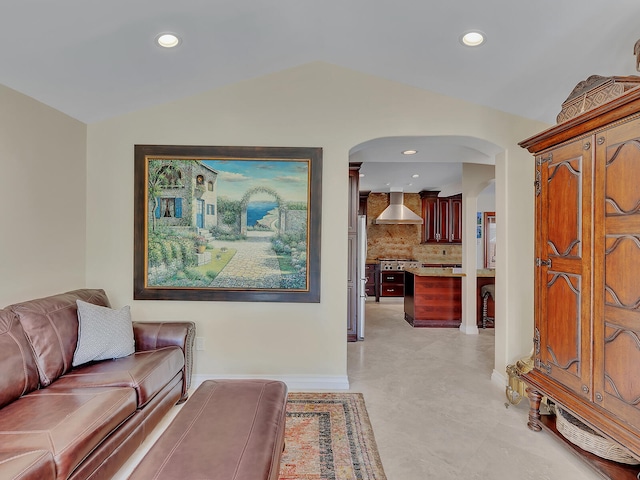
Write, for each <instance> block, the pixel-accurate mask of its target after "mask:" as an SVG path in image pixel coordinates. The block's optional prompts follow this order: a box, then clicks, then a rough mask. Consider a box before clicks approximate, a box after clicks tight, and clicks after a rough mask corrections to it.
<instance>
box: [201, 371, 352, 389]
mask: <svg viewBox="0 0 640 480" xmlns="http://www.w3.org/2000/svg"><path fill="white" fill-rule="evenodd" d="M250 378H257V379H260V380H265V379H268V380H280V381H281V382H284V383H286V384H287V387H288V389H289V390H290V391H296V390H297V391H309V390H349V378H348V377H347V376H346V375H344V376H342V375H214V374H211V375H206V374H204V375H193V377H192V380H191V388H197V387H198V386H199V385H200V384H201V383H202V382H204V381H205V380H242V379H245V380H246V379H250Z"/></svg>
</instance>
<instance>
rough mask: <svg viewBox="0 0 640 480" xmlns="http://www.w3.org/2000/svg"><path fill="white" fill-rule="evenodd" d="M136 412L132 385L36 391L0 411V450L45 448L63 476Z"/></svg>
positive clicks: (12, 450) (60, 475)
mask: <svg viewBox="0 0 640 480" xmlns="http://www.w3.org/2000/svg"><path fill="white" fill-rule="evenodd" d="M135 411H136V393H135V391H134V390H133V389H132V388H85V389H73V388H72V389H68V390H64V389H61V388H58V389H55V390H54V389H51V388H45V389H41V390H36V391H34V392H31V393H29V394H28V395H25V396H23V397H21V398H19V399H18V400H16V401H15V402H13V403H10V404H9V405H6V406H5V407H4V408H3V409H1V410H0V452H20V451H28V450H48V451H50V452H51V453H52V455H53V460H54V462H55V464H56V474H57V478H67V477H68V476H69V474H70V473H71V472H73V470H74V469H75V468H76V467H77V466H78V465H79V464H80V463H81V462H82V461H83V460H84V459H85V458H86V457H87V455H88V454H89V453H91V452H92V451H93V450H94V449H95V448H96V447H98V445H100V443H101V442H102V441H103V440H104V439H105V438H106V437H108V436H109V434H110V433H111V432H113V431H114V430H115V429H116V428H118V426H119V425H120V424H121V423H122V422H124V421H125V420H126V419H127V418H128V417H129V416H131V415H132V414H133V413H134V412H135Z"/></svg>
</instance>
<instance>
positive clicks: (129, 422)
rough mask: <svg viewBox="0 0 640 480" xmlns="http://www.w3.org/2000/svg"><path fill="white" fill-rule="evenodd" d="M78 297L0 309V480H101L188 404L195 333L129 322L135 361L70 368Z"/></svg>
mask: <svg viewBox="0 0 640 480" xmlns="http://www.w3.org/2000/svg"><path fill="white" fill-rule="evenodd" d="M78 299H79V300H83V301H85V302H88V303H93V304H96V305H101V306H105V307H109V300H108V299H107V296H106V294H105V292H104V291H103V290H92V289H83V290H75V291H72V292H67V293H63V294H59V295H54V296H51V297H47V298H41V299H36V300H30V301H27V302H22V303H18V304H15V305H12V306H10V307H7V308H5V309H2V310H0V372H2V373H0V478H2V479H3V480H4V479H34V480H35V479H38V480H48V479H75V480H79V479H92V480H97V479H109V478H112V477H113V475H114V474H115V473H116V472H117V471H118V469H119V468H120V467H121V466H122V465H123V464H124V463H125V461H126V460H127V459H128V458H129V456H130V455H131V454H132V453H133V452H134V451H135V449H136V448H137V447H138V446H139V445H140V444H141V443H142V441H143V440H144V439H145V437H146V436H147V434H148V433H149V432H150V431H151V430H152V429H153V428H154V427H155V426H156V425H157V424H158V422H159V421H160V419H162V417H163V416H164V415H165V414H166V413H167V412H168V411H169V410H170V409H171V407H172V406H173V405H175V404H176V403H179V402H182V401H184V400H186V398H187V391H188V388H189V385H190V379H191V366H192V360H191V359H192V350H193V341H194V338H195V326H194V324H193V323H191V322H163V323H136V322H134V323H133V329H134V338H135V350H136V351H135V353H133V354H132V355H129V356H126V357H123V358H118V359H113V360H104V361H98V362H92V363H88V364H84V365H80V366H78V367H75V368H73V367H72V359H73V354H74V351H75V347H76V342H77V338H78V318H77V306H76V300H78Z"/></svg>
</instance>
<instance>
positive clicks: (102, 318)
mask: <svg viewBox="0 0 640 480" xmlns="http://www.w3.org/2000/svg"><path fill="white" fill-rule="evenodd" d="M76 304H77V305H78V345H77V346H76V351H75V353H74V354H73V363H72V364H73V366H74V367H76V366H78V365H82V364H83V363H88V362H92V361H94V360H108V359H112V358H120V357H126V356H127V355H131V354H132V353H133V352H135V343H134V341H133V325H132V323H131V312H130V309H129V306H126V307H122V308H121V309H120V310H114V309H111V308H108V307H102V306H100V305H94V304H92V303H87V302H83V301H82V300H76Z"/></svg>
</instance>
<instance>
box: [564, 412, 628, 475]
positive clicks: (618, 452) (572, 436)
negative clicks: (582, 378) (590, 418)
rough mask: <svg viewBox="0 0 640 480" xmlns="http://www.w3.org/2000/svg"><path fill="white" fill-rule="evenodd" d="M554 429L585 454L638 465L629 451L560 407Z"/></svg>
mask: <svg viewBox="0 0 640 480" xmlns="http://www.w3.org/2000/svg"><path fill="white" fill-rule="evenodd" d="M556 428H557V429H558V432H560V433H561V434H562V436H564V437H565V438H566V439H567V440H569V441H570V442H571V443H573V444H574V445H577V446H578V447H580V448H581V449H583V450H586V451H587V452H591V453H593V454H594V455H597V456H599V457H601V458H605V459H607V460H613V461H614V462H619V463H626V464H627V465H640V460H639V459H638V458H636V457H635V456H633V455H632V454H631V452H629V450H627V449H626V448H624V447H623V446H621V445H619V444H617V443H614V442H612V441H611V440H608V439H606V438H604V437H603V436H602V435H600V434H598V433H596V432H595V431H594V430H592V429H591V428H590V427H588V426H587V425H585V424H584V423H582V422H581V421H580V420H578V419H577V418H575V417H574V416H572V415H571V414H570V413H568V412H566V411H565V410H563V409H562V408H561V407H560V405H556Z"/></svg>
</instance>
